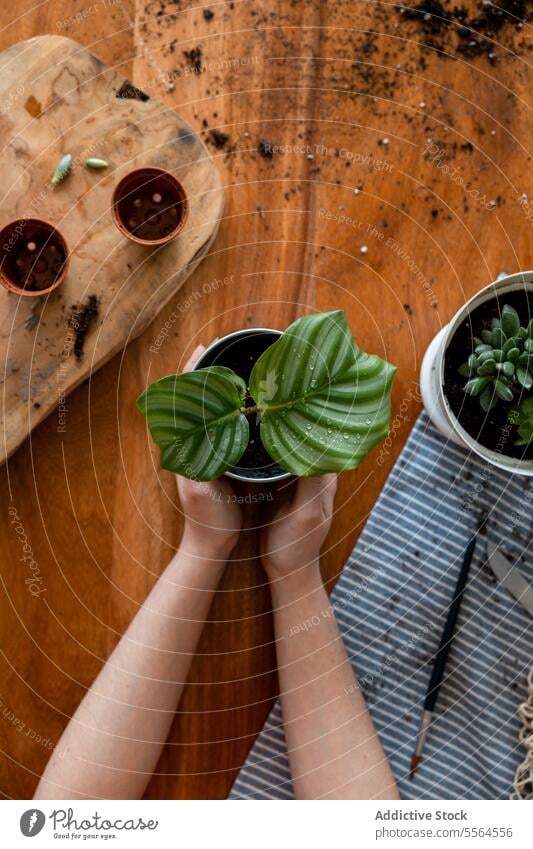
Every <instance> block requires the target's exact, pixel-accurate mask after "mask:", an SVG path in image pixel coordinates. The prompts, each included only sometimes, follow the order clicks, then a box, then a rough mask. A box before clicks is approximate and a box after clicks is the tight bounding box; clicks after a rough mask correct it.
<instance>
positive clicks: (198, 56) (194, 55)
mask: <svg viewBox="0 0 533 849" xmlns="http://www.w3.org/2000/svg"><path fill="white" fill-rule="evenodd" d="M183 55H184V56H185V58H186V60H187V64H188V66H189V68H192V70H193V71H194V73H195V74H201V73H202V71H203V69H204V68H203V65H202V49H201V47H192V48H191V49H190V50H184V51H183Z"/></svg>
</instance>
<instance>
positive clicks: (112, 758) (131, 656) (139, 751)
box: [35, 543, 225, 799]
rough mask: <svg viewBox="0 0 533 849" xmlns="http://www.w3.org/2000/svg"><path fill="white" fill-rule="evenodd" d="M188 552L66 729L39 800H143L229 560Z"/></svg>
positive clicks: (177, 558)
mask: <svg viewBox="0 0 533 849" xmlns="http://www.w3.org/2000/svg"><path fill="white" fill-rule="evenodd" d="M187 550H188V551H191V547H190V546H186V545H185V547H184V544H183V543H182V547H181V548H180V550H179V551H178V552H177V553H176V555H175V556H174V558H173V559H172V561H171V562H170V564H169V566H168V567H167V569H166V570H165V572H164V573H163V575H162V577H161V578H160V579H159V580H158V582H157V584H156V585H155V587H154V588H153V590H152V591H151V593H150V595H149V596H148V598H147V600H146V602H145V603H144V604H143V606H142V607H141V609H140V610H139V612H138V613H137V615H136V617H135V619H134V620H133V621H132V623H131V625H130V626H129V628H128V630H127V631H126V633H125V634H124V636H123V637H122V639H121V640H120V642H119V643H118V645H117V646H116V648H115V649H114V651H113V653H112V655H111V657H110V658H109V660H108V662H107V663H106V664H105V666H104V667H103V668H102V670H101V672H100V674H99V675H98V677H97V679H96V680H95V682H94V684H93V686H92V687H91V689H90V690H89V691H88V692H87V694H86V696H85V697H84V699H83V701H82V703H81V704H80V706H79V708H78V709H77V711H76V713H75V714H74V716H73V718H72V721H71V722H70V724H69V725H68V726H67V728H66V730H65V732H64V733H63V736H62V737H61V739H60V741H59V743H58V744H57V746H56V748H55V751H54V753H53V755H52V757H51V759H50V761H49V763H48V765H47V767H46V770H45V772H44V774H43V777H42V779H41V782H40V784H39V786H38V788H37V792H36V795H35V798H37V799H57V798H60V799H61V798H62V799H71V798H87V797H88V798H103V799H137V798H140V797H141V796H142V794H143V792H144V790H145V788H146V785H147V784H148V781H149V780H150V777H151V775H152V772H153V770H154V768H155V766H156V763H157V760H158V758H159V755H160V753H161V749H162V747H163V745H164V743H165V740H166V738H167V735H168V732H169V728H170V725H171V723H172V720H173V718H174V715H175V710H176V707H177V705H178V702H179V700H180V697H181V693H182V691H183V687H184V684H185V681H186V679H187V675H188V672H189V667H190V664H191V660H192V657H193V655H194V652H195V649H196V645H197V643H198V639H199V637H200V634H201V631H202V627H203V625H204V622H205V618H206V616H207V613H208V611H209V607H210V604H211V601H212V597H213V593H214V590H215V589H216V587H217V584H218V582H219V580H220V577H221V575H222V571H223V569H224V565H225V562H224V561H214V560H208V559H205V558H203V557H202V556H201V554H200V553H198V554H196V555H195V554H194V553H192V551H191V553H187Z"/></svg>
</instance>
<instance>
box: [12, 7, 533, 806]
mask: <svg viewBox="0 0 533 849" xmlns="http://www.w3.org/2000/svg"><path fill="white" fill-rule="evenodd" d="M88 5H89V4H87V3H86V2H85V0H83V2H80V3H75V2H67V0H65V2H62V3H58V2H50V3H48V4H46V5H45V6H40V7H38V8H37V7H36V8H35V10H33V11H32V9H31V4H30V3H27V4H26V5H24V4H22V6H21V8H22V7H23V8H24V9H27V12H26V13H24V12H21V11H20V9H18V8H17V16H19V15H20V18H18V20H17V21H13V22H10V21H9V20H7V16H6V12H3V15H4V17H5V21H3V23H4V25H5V28H4V29H3V30H2V35H1V38H2V44H3V46H7V45H9V44H12V43H13V42H14V41H15V40H17V39H20V38H22V37H29V36H30V35H34V34H37V33H41V32H45V31H50V32H57V31H58V26H57V21H63V22H64V21H65V20H67V19H68V18H69V17H70V18H72V16H74V15H75V14H78V13H81V11H82V10H83V9H84V8H85V9H86V8H88ZM446 5H447V6H449V7H452V6H453V5H454V4H452V3H450V4H446ZM210 8H211V9H212V11H213V12H214V17H213V18H211V19H210V20H206V19H205V18H204V16H203V13H202V8H201V7H198V6H197V5H196V4H194V3H192V2H190V0H182V2H179V3H169V2H159V0H157V2H156V1H155V0H152V2H147V0H144V2H142V3H141V2H137V3H136V2H133V0H124V2H122V3H121V4H117V5H114V6H111V5H110V6H107V7H106V6H104V4H103V2H102V0H100V5H99V13H98V14H96V13H91V14H87V15H86V16H85V17H82V18H80V19H79V21H78V22H75V21H74V22H70V23H69V24H68V28H67V29H66V31H63V30H61V32H62V33H63V34H66V35H69V36H70V37H73V38H76V39H77V40H78V41H80V42H82V43H83V44H84V45H86V46H87V47H88V48H89V49H90V50H91V51H93V52H94V53H96V55H98V56H99V57H100V58H102V59H103V60H104V61H106V62H107V63H108V64H113V63H114V65H115V67H116V68H117V69H118V70H119V71H120V72H121V73H122V72H123V66H124V67H127V68H128V71H127V72H125V73H126V75H127V76H129V77H130V78H131V79H132V80H133V82H135V83H136V84H137V85H138V86H140V87H141V88H142V87H144V88H145V89H147V90H151V91H152V90H153V92H154V96H157V97H159V98H160V99H162V100H163V101H164V102H165V103H166V104H167V105H169V106H172V107H173V108H175V109H176V110H177V111H178V112H179V113H180V114H181V115H183V116H184V117H185V118H186V119H187V120H188V121H189V122H190V123H191V125H192V126H193V127H194V129H195V130H196V131H197V132H198V133H201V134H202V135H203V137H204V138H205V139H206V140H207V142H208V144H209V145H210V148H211V150H212V151H213V153H214V156H215V161H216V163H217V166H218V168H219V169H220V171H221V173H222V174H223V181H224V184H225V189H226V207H225V217H224V221H223V223H222V226H221V229H220V232H219V235H218V238H217V241H216V243H215V245H214V246H213V248H212V250H211V252H210V255H209V256H208V258H207V259H206V260H205V261H204V263H203V264H202V266H201V268H199V269H198V270H197V271H196V272H195V273H194V274H193V275H191V277H190V278H189V279H188V281H187V282H186V283H185V284H184V286H183V287H182V289H181V290H180V293H179V296H178V297H177V298H175V299H173V300H172V301H171V302H170V303H169V305H168V307H167V308H166V309H165V310H164V311H163V312H162V313H161V314H160V316H159V317H158V319H157V320H156V321H155V322H154V323H153V325H152V326H151V327H150V328H149V329H148V330H147V331H146V332H145V333H144V334H143V335H142V336H141V337H139V339H138V340H136V341H135V342H133V343H132V344H131V345H130V346H128V348H127V349H126V351H125V352H124V353H123V354H119V355H117V356H116V357H115V358H114V359H113V360H112V361H111V362H110V363H109V364H108V365H107V366H106V367H105V368H104V369H102V370H100V371H99V372H98V374H96V375H95V376H94V377H91V380H90V382H89V383H87V384H84V385H83V386H81V387H79V388H78V389H77V390H76V392H75V393H73V395H72V396H70V398H69V417H68V427H67V432H66V433H65V434H62V435H61V438H59V437H58V435H57V434H56V428H55V423H54V422H53V421H52V419H51V418H49V419H47V420H46V421H45V422H43V423H42V424H41V425H40V426H39V427H38V428H37V429H36V430H35V431H34V433H33V435H32V438H31V441H30V442H29V443H26V444H25V446H24V447H23V448H22V449H21V450H20V451H18V452H17V453H16V454H15V455H14V456H13V457H12V458H11V459H10V461H9V463H8V464H7V466H6V468H5V469H4V471H3V473H2V504H3V505H4V507H3V509H2V513H1V521H2V525H3V527H2V532H1V557H2V571H1V577H2V592H3V595H2V601H1V617H0V648H1V651H2V655H1V656H0V663H1V677H0V696H1V697H2V699H3V702H4V704H5V705H7V708H8V710H9V711H10V712H11V713H13V714H14V715H15V717H16V718H18V719H19V720H20V722H21V723H24V726H23V727H24V730H23V731H22V732H19V731H18V730H17V728H16V727H15V725H14V722H15V720H13V719H11V718H8V719H5V718H4V719H3V720H2V722H0V745H1V749H2V752H3V758H2V762H1V766H0V770H1V771H0V786H1V788H2V791H3V793H4V794H5V795H7V796H14V797H24V796H28V795H30V794H31V792H32V790H33V788H34V787H35V784H36V782H37V779H38V775H39V773H40V772H41V770H42V768H43V766H44V764H45V762H46V758H47V756H48V751H47V748H46V744H42V743H36V742H35V740H34V739H33V740H32V739H31V735H29V736H26V735H25V730H27V729H28V728H30V729H33V730H34V731H35V732H36V733H39V734H40V735H41V736H42V737H44V738H47V737H48V738H50V740H51V745H53V742H54V741H55V740H57V738H58V736H59V734H60V732H61V730H62V728H63V727H64V725H65V724H66V722H67V721H68V717H69V716H70V715H71V713H72V711H73V709H74V708H75V707H76V705H77V703H78V702H79V699H80V698H81V696H82V694H83V692H84V689H85V688H86V687H87V686H89V685H90V683H91V681H92V680H93V678H94V675H95V674H96V672H97V670H98V669H99V668H100V666H101V664H102V663H103V662H104V660H105V658H106V657H107V656H108V654H109V652H110V650H111V648H112V647H113V645H114V644H115V642H116V640H117V639H118V637H119V635H120V633H121V632H122V631H123V629H124V627H125V625H126V624H127V622H128V621H129V619H130V618H131V616H132V615H133V614H134V613H135V610H136V609H137V607H138V605H139V603H140V602H142V600H143V599H144V598H145V596H146V593H147V592H148V590H149V589H150V587H151V586H152V585H153V582H154V581H155V580H156V578H157V576H158V575H159V574H160V572H161V570H162V569H163V567H164V565H165V563H166V561H167V559H168V557H169V556H170V553H171V551H172V549H173V546H174V545H175V544H176V543H177V541H178V539H179V534H180V529H181V517H180V512H179V506H178V504H177V500H176V495H175V487H174V481H173V480H172V479H171V478H170V476H169V475H167V474H166V473H163V472H159V471H158V469H157V456H156V452H155V451H153V449H152V448H151V447H150V446H149V445H148V443H147V439H146V433H145V429H144V427H143V423H142V421H140V420H139V417H138V416H137V415H136V413H135V412H134V407H133V405H134V400H135V398H136V396H137V394H138V392H139V389H140V388H142V387H143V386H144V385H145V383H146V381H147V380H149V379H150V380H151V379H153V378H155V377H158V376H162V375H164V374H168V373H170V372H172V371H173V370H176V369H178V368H180V367H181V366H182V365H183V363H184V362H185V359H186V357H187V356H188V355H189V354H190V352H191V350H192V349H193V348H194V347H195V345H196V344H197V343H198V342H199V341H204V342H207V341H209V340H210V339H212V338H213V337H215V336H220V335H222V334H223V333H226V332H228V331H230V330H234V329H236V328H238V327H241V326H249V325H268V326H272V327H279V328H284V327H285V326H286V325H287V324H288V323H289V322H290V321H292V320H293V319H294V318H296V317H297V316H298V315H301V314H302V313H304V312H307V311H312V310H325V309H331V308H333V307H342V308H343V309H344V310H345V311H346V313H347V315H348V318H349V321H350V324H351V327H352V329H353V331H354V334H355V336H356V338H357V340H358V342H359V343H360V344H361V346H362V347H364V348H366V349H367V350H371V351H376V352H377V353H379V354H381V355H384V356H386V357H387V358H388V359H390V360H391V361H393V362H394V363H396V364H397V365H398V367H399V371H398V377H397V380H396V383H395V389H394V414H393V423H392V432H391V437H390V442H389V443H387V444H386V445H385V446H384V448H383V449H382V450H380V449H377V450H376V451H375V452H374V454H373V455H372V457H371V458H370V459H369V460H368V461H367V462H366V463H365V464H364V465H363V466H362V467H361V468H360V469H359V470H357V471H355V472H353V473H350V474H346V475H343V476H342V480H341V482H340V488H339V494H338V497H337V502H336V516H335V523H334V527H333V530H332V532H331V535H330V538H329V540H328V545H327V550H326V552H325V555H324V558H323V566H324V574H325V576H326V577H327V578H328V580H329V581H330V583H333V581H334V580H335V578H336V577H337V576H338V574H339V571H340V570H341V568H342V565H343V563H344V560H345V558H346V556H347V554H348V552H349V551H350V549H351V547H352V546H353V544H354V542H355V540H356V539H357V536H358V534H359V532H360V530H361V528H362V526H363V524H364V522H365V519H366V517H367V515H368V512H369V511H370V509H371V508H372V505H373V504H374V502H375V499H376V498H377V496H378V494H379V492H380V489H381V487H382V485H383V483H384V481H385V478H386V476H387V473H388V471H389V469H390V467H391V465H392V463H393V462H394V460H395V458H396V457H397V455H398V453H399V451H400V450H401V447H402V444H403V442H404V440H405V438H406V436H407V434H408V432H409V430H410V428H411V426H412V424H413V421H414V419H415V417H416V415H417V414H418V412H419V409H420V403H419V398H418V369H419V365H420V360H421V357H422V355H423V352H424V350H425V347H426V345H427V343H428V342H429V340H430V339H431V337H432V336H433V334H434V333H435V332H436V331H437V330H438V329H439V328H440V327H441V326H442V325H443V324H444V323H446V322H447V321H448V320H449V318H450V317H451V315H452V314H453V313H454V311H455V310H456V309H457V308H458V307H459V306H460V305H461V304H462V303H463V301H464V300H465V297H467V296H468V295H470V294H472V293H473V292H475V291H476V290H477V289H478V288H480V287H481V286H482V285H483V284H485V283H487V282H489V281H490V280H491V279H494V278H495V277H496V276H497V274H498V273H499V272H500V271H507V272H511V271H514V270H518V269H524V268H528V267H530V266H531V261H532V257H531V238H530V236H531V218H532V216H531V215H530V209H529V207H528V206H527V203H526V201H524V199H523V195H524V193H526V194H527V192H528V190H530V185H529V183H530V170H529V169H530V159H529V146H530V144H529V139H530V132H529V130H530V106H531V104H530V91H531V84H530V77H529V73H528V69H527V59H528V55H529V54H528V52H527V51H528V48H527V43H526V37H527V35H528V32H529V26H528V25H527V24H524V26H523V27H522V28H521V29H519V28H517V27H516V26H515V25H514V24H513V23H512V21H511V22H509V21H507V22H506V23H505V25H504V26H503V27H502V28H501V30H500V31H499V32H497V33H495V34H489V38H490V39H491V41H490V42H487V43H490V45H491V46H492V49H493V52H494V53H495V58H489V56H488V52H487V51H484V52H483V51H481V53H480V55H474V56H468V55H466V54H465V53H464V52H461V50H459V49H458V48H459V47H461V45H462V44H463V43H464V41H463V40H461V38H460V36H459V35H458V32H457V30H458V23H457V21H455V20H454V22H453V23H452V24H450V25H446V26H444V27H443V28H442V30H441V31H440V32H437V33H433V32H430V31H429V29H428V26H427V24H424V23H423V22H422V23H421V22H420V21H419V20H405V17H404V16H401V15H400V14H399V11H398V9H397V8H396V7H394V6H391V5H388V4H379V3H374V2H357V3H354V2H353V0H341V2H337V3H331V2H318V0H316V2H312V1H311V2H310V1H309V0H298V2H293V3H280V2H273V3H270V4H268V6H267V7H265V6H264V4H259V3H257V2H255V0H249V1H248V2H235V3H229V4H227V3H217V4H213V6H211V7H210ZM466 8H467V9H468V10H469V11H470V12H471V13H472V14H475V13H477V12H479V10H480V9H481V4H480V3H477V2H472V3H471V4H467V7H466ZM195 49H200V51H201V54H200V58H199V61H196V63H195V58H194V57H196V59H198V54H191V53H190V51H191V50H195ZM185 52H187V53H188V56H186V55H185ZM195 64H196V70H195ZM198 66H199V67H198ZM197 70H199V72H197ZM150 87H152V88H150ZM156 93H157V95H156ZM213 129H217V130H218V131H219V132H221V133H225V134H227V136H228V138H227V140H226V141H224V144H223V145H222V147H220V148H217V147H216V145H215V144H214V143H213V141H212V136H211V131H212V130H213ZM217 138H218V144H221V137H220V136H218V137H217ZM260 139H266V140H267V141H270V142H272V144H274V145H278V146H283V145H284V146H285V148H284V149H283V150H282V149H278V150H277V152H276V153H274V154H273V155H272V157H271V158H265V157H264V156H262V155H261V154H259V153H258V142H259V140H260ZM432 145H436V149H435V148H434V147H432ZM491 202H493V203H491ZM364 248H366V251H365V250H364ZM165 322H168V323H169V324H168V326H169V329H168V335H166V336H165V337H164V341H163V343H162V344H161V345H159V346H154V340H157V339H158V338H161V337H160V333H161V328H162V327H164V325H165ZM151 347H152V349H153V348H154V347H155V348H156V351H157V353H154V350H150V348H151ZM10 504H12V505H13V506H14V507H15V508H16V509H17V510H18V515H19V517H20V520H21V523H22V525H23V528H24V531H25V533H26V536H27V539H28V541H29V544H30V545H31V548H32V551H33V552H34V554H35V557H36V560H37V561H38V564H39V569H40V572H41V575H42V577H43V582H44V583H45V586H46V589H47V592H46V593H45V594H43V595H42V596H41V598H40V599H34V598H32V597H31V595H30V593H29V592H28V590H27V587H26V586H25V584H24V579H25V576H26V572H25V564H24V563H23V562H21V560H20V557H21V551H20V542H19V539H18V537H17V533H16V531H15V530H14V527H13V524H12V520H11V518H10V516H9V514H8V513H7V509H8V506H9V505H10ZM267 507H269V505H268V504H267V505H265V504H255V505H248V506H247V510H246V513H247V515H246V522H247V528H248V529H247V531H246V532H245V534H244V536H243V539H242V542H241V544H240V546H239V548H238V550H237V552H236V553H235V558H234V561H233V562H232V563H231V564H230V566H229V568H228V571H227V574H226V576H225V579H224V582H223V585H222V588H221V592H220V593H219V595H218V597H217V599H216V602H215V605H214V607H213V609H212V611H211V620H212V621H211V622H210V624H209V625H208V626H207V628H206V631H205V634H204V638H203V640H202V643H201V646H200V652H199V656H198V658H197V659H196V661H195V663H194V667H193V673H192V677H191V684H190V686H189V687H188V689H187V691H186V695H185V698H184V700H183V702H182V705H181V710H180V713H179V715H178V716H177V717H176V721H175V723H174V725H173V728H172V732H171V736H170V739H169V745H168V746H167V747H166V749H165V752H164V755H163V757H162V759H161V762H160V764H159V766H158V774H157V775H156V776H155V777H154V779H153V781H152V782H151V785H150V787H149V791H148V795H149V796H150V797H153V798H157V797H163V798H168V797H170V798H173V797H175V798H180V797H192V798H202V797H205V798H222V797H224V796H225V795H226V794H227V792H228V789H229V787H230V785H231V782H232V780H233V778H234V776H235V773H236V770H237V769H238V767H239V766H240V764H241V763H242V760H243V758H244V756H245V754H246V752H247V750H248V748H249V746H250V745H251V743H252V741H253V738H254V735H255V734H256V733H257V731H258V730H259V728H260V727H261V724H262V721H263V719H264V717H265V715H266V713H267V711H268V708H269V705H270V703H271V700H272V698H273V696H274V694H275V688H276V675H275V656H274V650H273V645H272V630H271V621H270V615H269V599H268V592H267V588H266V587H265V585H264V576H263V573H262V570H261V567H260V564H259V562H258V561H257V556H256V555H257V545H258V534H257V526H258V525H260V524H261V523H262V522H264V521H265V520H266V518H267V509H266V508H267ZM383 651H384V653H385V654H386V647H384V648H383ZM2 709H3V708H2ZM8 715H10V714H8Z"/></svg>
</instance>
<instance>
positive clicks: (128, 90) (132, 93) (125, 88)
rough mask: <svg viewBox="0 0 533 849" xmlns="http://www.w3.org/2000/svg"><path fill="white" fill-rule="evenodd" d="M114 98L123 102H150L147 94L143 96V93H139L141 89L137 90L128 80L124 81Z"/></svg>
mask: <svg viewBox="0 0 533 849" xmlns="http://www.w3.org/2000/svg"><path fill="white" fill-rule="evenodd" d="M115 97H117V98H119V99H123V100H140V101H142V102H143V103H146V101H147V100H150V95H149V94H145V92H144V91H141V89H140V88H137V86H136V85H133V83H130V81H129V80H124V82H123V83H122V85H121V86H120V88H119V90H118V91H117V93H116V94H115Z"/></svg>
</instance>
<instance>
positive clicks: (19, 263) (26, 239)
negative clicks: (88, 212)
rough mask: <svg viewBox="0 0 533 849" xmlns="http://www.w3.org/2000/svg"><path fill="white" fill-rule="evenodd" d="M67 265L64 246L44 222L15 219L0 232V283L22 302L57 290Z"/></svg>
mask: <svg viewBox="0 0 533 849" xmlns="http://www.w3.org/2000/svg"><path fill="white" fill-rule="evenodd" d="M68 264H69V251H68V246H67V243H66V241H65V239H64V238H63V236H62V235H61V233H60V232H59V230H57V229H56V228H55V227H54V226H53V225H52V224H49V223H48V221H41V219H40V218H18V219H16V220H15V221H10V222H9V224H6V226H5V227H3V228H2V230H1V231H0V283H1V284H2V286H3V287H4V289H7V290H8V291H9V292H15V293H16V294H17V295H22V296H23V297H25V298H40V297H42V295H48V294H49V293H50V292H53V290H54V289H57V287H58V286H60V285H61V283H62V282H63V280H64V279H65V276H66V273H67V268H68Z"/></svg>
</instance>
